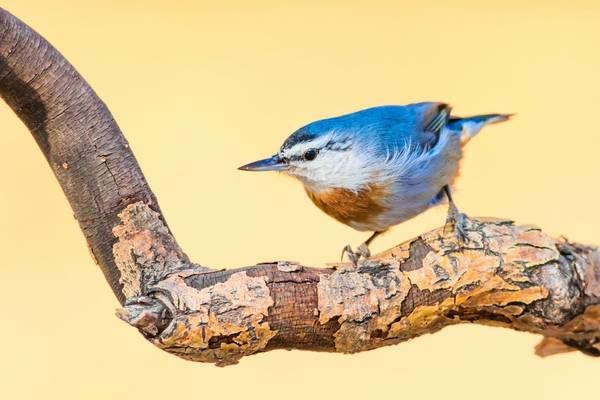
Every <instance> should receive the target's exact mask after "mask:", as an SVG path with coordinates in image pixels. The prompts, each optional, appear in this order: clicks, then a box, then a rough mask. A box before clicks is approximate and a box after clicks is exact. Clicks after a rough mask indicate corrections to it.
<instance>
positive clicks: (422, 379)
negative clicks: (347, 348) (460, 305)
mask: <svg viewBox="0 0 600 400" xmlns="http://www.w3.org/2000/svg"><path fill="white" fill-rule="evenodd" d="M2 6H3V7H5V8H7V9H8V10H9V11H11V12H13V13H14V14H15V15H17V16H18V17H20V18H21V19H23V20H24V21H26V22H27V23H29V24H30V25H31V26H33V27H34V28H35V29H37V30H38V31H39V32H41V33H42V34H43V35H44V36H45V37H46V38H47V39H48V40H49V41H50V42H51V43H53V44H54V45H55V46H56V47H57V48H58V49H59V50H61V51H62V52H63V54H65V55H66V56H67V58H68V59H69V60H70V61H71V62H72V63H73V64H74V65H75V66H76V67H77V68H78V70H79V71H80V72H81V73H82V74H83V75H84V76H85V78H87V80H88V81H89V82H90V84H91V85H92V86H93V87H94V88H95V89H96V91H97V92H98V93H99V95H100V96H101V97H102V98H103V99H104V100H105V101H106V103H107V104H108V105H109V107H110V109H111V110H112V112H113V113H114V115H115V117H116V119H117V121H118V122H119V124H120V126H121V127H122V129H123V131H124V132H125V134H126V136H127V138H128V139H129V141H130V143H131V145H132V148H133V149H134V151H135V153H136V155H137V157H138V160H139V161H140V164H141V166H142V168H143V170H144V172H145V173H146V176H147V178H148V180H149V181H150V183H151V185H152V187H153V189H154V191H155V193H156V194H157V196H158V198H159V200H160V203H161V205H162V208H163V210H164V212H165V214H166V217H167V219H168V221H169V223H170V225H171V227H172V229H173V230H174V232H175V234H176V236H177V238H178V240H179V241H180V244H181V245H182V246H183V247H184V249H185V250H186V252H187V253H188V254H189V255H190V256H191V257H192V258H193V259H194V260H195V261H197V262H200V263H203V264H205V265H209V266H220V267H224V266H241V265H249V264H251V263H255V262H259V261H268V260H274V259H288V260H298V261H302V262H304V263H308V264H313V265H322V264H323V262H325V261H335V260H337V259H338V257H339V252H340V250H341V248H342V247H343V245H345V244H347V243H351V244H353V245H356V244H358V243H360V242H361V241H362V240H363V239H365V237H366V235H365V234H361V233H358V232H354V231H352V230H351V229H350V228H347V227H345V226H343V225H341V224H338V223H337V222H335V221H334V220H332V219H330V218H328V217H326V216H325V215H324V214H322V213H321V212H320V211H319V210H318V209H316V208H315V207H314V206H313V205H312V204H311V203H310V202H309V200H308V199H307V198H306V197H305V195H304V194H303V191H302V189H301V186H300V184H298V183H297V182H294V181H292V180H291V179H286V178H283V177H281V176H277V175H275V174H257V173H255V174H251V173H244V172H240V171H238V170H236V167H238V166H239V165H241V164H244V163H246V162H249V161H254V160H255V159H257V158H259V157H262V156H267V155H270V154H272V153H273V152H274V151H275V150H276V149H277V148H278V146H279V144H280V143H281V141H282V140H283V139H284V138H285V137H286V136H287V135H288V134H289V133H291V132H292V131H293V130H295V129H296V128H298V127H299V126H301V125H303V124H305V123H308V122H310V121H312V120H314V119H318V118H322V117H327V116H333V115H338V114H341V113H346V112H350V111H354V110H357V109H360V108H365V107H368V106H374V105H380V104H394V103H395V104H402V103H407V102H414V101H422V100H442V101H447V102H449V103H451V104H452V105H454V107H455V112H456V114H458V115H460V114H465V115H466V114H473V113H486V112H515V113H517V114H518V115H517V116H516V117H515V118H514V120H513V121H511V122H509V123H505V124H502V125H496V126H493V127H490V128H488V129H486V130H485V131H484V132H483V133H482V134H481V135H480V136H479V137H477V139H476V140H474V141H473V142H472V143H470V144H469V146H468V150H467V155H466V157H465V160H464V162H463V168H462V175H461V178H460V179H459V182H458V191H457V193H456V196H455V197H456V201H457V203H458V205H459V207H461V209H462V210H464V211H466V212H467V213H469V214H471V215H485V216H497V217H511V218H513V219H515V220H516V221H517V222H519V223H535V224H538V225H540V226H542V227H543V228H545V229H546V230H547V232H549V233H551V234H553V235H560V234H565V235H568V236H569V237H570V238H572V239H574V240H578V241H581V242H584V243H586V242H590V243H596V244H600V239H598V235H597V232H598V225H599V224H600V215H599V212H598V199H599V196H600V185H598V184H597V182H598V168H599V167H600V161H598V157H597V155H598V147H599V145H600V140H599V136H600V128H599V126H598V115H599V108H600V77H599V76H598V71H600V53H599V50H600V47H599V40H600V23H599V22H598V21H600V3H598V2H597V1H596V2H583V1H564V2H524V1H506V0H505V1H498V2H481V1H460V2H434V1H426V2H425V1H423V2H417V1H414V2H412V1H411V2H407V1H403V2H400V1H391V2H381V1H375V0H369V1H364V2H347V1H326V2H296V3H294V2H283V1H280V2H276V1H252V2H251V1H245V2H230V1H226V2H225V1H223V2H221V1H211V2H200V1H175V0H172V1H159V0H153V1H148V0H146V1H141V0H140V1H133V0H129V1H123V0H120V1H118V0H111V1H108V0H102V1H100V0H97V1H75V0H72V1H66V0H63V1H59V0H52V1H49V0H4V1H2ZM0 126H1V130H2V134H1V135H0V149H1V153H0V154H1V156H0V182H1V184H0V185H1V186H0V210H2V229H0V249H1V251H0V253H1V264H0V276H1V278H0V282H1V283H2V285H1V288H0V304H2V317H1V321H2V322H1V323H0V327H1V329H0V398H2V399H38V398H39V399H41V398H44V399H83V398H93V399H113V398H114V399H134V398H144V399H176V398H177V399H182V398H190V399H205V398H218V399H230V398H237V399H242V398H244V399H254V398H259V397H261V398H265V397H266V398H275V397H278V398H286V399H305V398H344V399H364V398H374V399H388V398H389V399H406V398H426V399H428V398H445V399H458V398H461V399H479V398H482V397H484V398H487V399H501V398H519V397H525V396H527V397H530V398H543V399H564V398H579V397H584V396H588V397H592V398H593V397H595V396H597V395H598V394H597V393H598V391H597V388H598V386H597V385H598V384H597V381H598V371H599V368H600V364H599V363H600V360H594V359H592V358H589V357H586V356H583V355H580V354H568V355H560V356H555V357H553V358H549V359H540V358H537V357H535V356H534V355H533V346H534V345H535V344H536V343H537V342H538V340H539V339H538V337H535V336H533V335H530V334H525V333H517V332H513V331H508V330H503V329H498V328H487V327H480V326H467V325H463V326H456V327H452V328H448V329H446V330H444V331H443V332H440V333H438V334H435V335H428V336H426V337H422V338H418V339H415V340H413V341H411V342H410V343H404V344H401V345H398V346H395V347H388V348H384V349H379V350H376V351H372V352H368V353H363V354H358V355H354V356H344V355H337V354H318V353H309V352H298V351H293V352H286V351H276V352H270V353H266V354H260V355H256V356H252V357H249V358H246V359H244V360H242V362H241V363H240V364H239V365H237V366H235V367H230V368H225V369H219V368H216V367H214V366H212V365H203V364H195V363H191V362H186V361H183V360H180V359H178V358H175V357H173V356H170V355H168V354H166V353H162V352H161V351H159V350H158V349H156V348H154V347H153V346H152V345H150V344H149V343H147V342H145V341H144V340H143V339H142V337H141V336H140V335H139V334H138V333H137V332H136V331H135V330H134V329H132V328H130V327H128V326H126V325H125V324H124V323H122V322H121V321H119V320H118V319H117V318H115V317H114V315H113V310H114V309H115V308H116V307H117V305H118V304H117V301H116V300H115V298H114V296H113V294H112V293H111V291H110V289H109V287H108V286H107V284H106V283H105V282H104V279H103V277H102V275H101V273H100V270H99V269H98V268H97V267H96V266H95V265H94V264H93V263H92V260H91V259H90V257H89V255H88V253H87V250H86V245H85V243H84V240H83V236H82V235H81V233H80V231H79V228H78V226H77V223H76V222H75V221H74V219H73V218H72V213H71V210H70V208H69V206H68V204H67V202H66V201H65V199H64V197H63V194H62V192H61V190H60V188H59V186H58V184H57V183H56V181H55V179H54V177H53V175H52V174H51V171H50V169H49V168H48V166H47V165H46V163H45V160H44V159H43V157H42V155H41V153H40V151H39V150H38V149H37V148H36V146H35V144H34V141H33V140H32V138H31V137H30V135H29V133H28V132H27V130H26V129H25V128H24V126H23V125H22V124H21V123H20V121H18V120H17V118H16V117H15V116H14V115H13V114H12V112H11V111H10V110H9V109H8V107H7V106H5V105H4V104H2V105H0ZM444 213H445V210H444V209H436V210H432V211H429V212H427V213H425V214H424V215H421V216H419V217H417V218H415V219H414V220H412V221H409V222H407V223H405V224H403V225H402V226H399V227H397V228H395V229H394V230H393V231H392V232H391V233H389V234H387V235H386V236H384V237H383V238H381V239H380V240H378V241H376V242H375V245H374V247H373V248H374V250H383V249H385V248H387V247H390V246H392V245H393V244H395V243H398V242H400V241H402V240H403V239H408V238H410V237H412V236H414V235H416V234H418V233H419V232H422V231H425V230H429V229H431V228H434V227H435V226H438V225H440V224H441V223H442V222H443V219H444V215H445V214H444ZM534 396H535V397H534Z"/></svg>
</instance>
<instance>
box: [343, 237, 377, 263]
mask: <svg viewBox="0 0 600 400" xmlns="http://www.w3.org/2000/svg"><path fill="white" fill-rule="evenodd" d="M344 255H348V259H349V260H350V262H351V263H352V265H353V266H354V267H355V268H356V267H358V264H359V262H360V260H361V258H362V259H365V260H366V259H368V258H369V257H371V252H370V251H369V247H368V246H367V244H366V243H363V244H361V245H360V246H358V247H357V248H356V251H354V250H352V247H350V245H346V246H345V247H344V248H343V249H342V261H344Z"/></svg>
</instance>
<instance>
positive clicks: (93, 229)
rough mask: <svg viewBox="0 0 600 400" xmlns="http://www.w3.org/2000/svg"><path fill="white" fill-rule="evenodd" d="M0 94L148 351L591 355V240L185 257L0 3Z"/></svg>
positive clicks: (487, 232) (512, 232)
mask: <svg viewBox="0 0 600 400" xmlns="http://www.w3.org/2000/svg"><path fill="white" fill-rule="evenodd" d="M0 95H1V96H2V98H4V99H5V101H6V102H7V103H8V104H9V106H10V107H11V108H12V109H13V110H14V111H15V113H16V114H17V115H18V116H19V117H20V118H21V119H22V120H23V122H24V123H25V124H26V125H27V127H28V128H29V130H30V131H31V133H32V135H33V136H34V138H35V139H36V141H37V142H38V144H39V146H40V148H41V149H42V152H43V153H44V155H45V156H46V158H47V160H48V162H49V164H50V166H51V167H52V169H53V171H54V173H55V175H56V177H57V179H58V181H59V183H60V184H61V186H62V188H63V190H64V192H65V194H66V196H67V199H68V200H69V202H70V204H71V206H72V207H73V210H74V214H75V218H77V220H78V221H79V224H80V226H81V229H82V231H83V233H84V235H85V237H86V239H87V241H88V244H89V247H90V250H91V253H92V257H93V259H94V260H95V262H96V263H97V264H98V265H99V266H100V268H102V270H103V272H104V274H105V276H106V279H107V281H108V283H109V284H110V286H111V288H112V289H113V291H114V292H115V294H116V295H117V297H118V298H119V300H120V301H121V302H122V303H123V307H122V308H121V309H119V310H117V316H118V317H119V318H121V319H122V320H124V321H126V322H127V323H129V324H131V325H133V326H135V327H137V328H138V329H139V330H140V332H141V333H142V334H143V335H144V336H145V337H146V338H147V339H148V340H149V341H151V342H152V343H153V344H155V345H156V346H157V347H159V348H161V349H163V350H165V351H168V352H170V353H172V354H175V355H177V356H179V357H182V358H185V359H189V360H194V361H203V362H212V363H216V364H217V365H228V364H233V363H235V362H237V361H238V360H239V359H240V358H242V357H244V356H246V355H250V354H254V353H257V352H263V351H267V350H272V349H281V348H285V349H292V348H295V349H304V350H314V351H336V352H344V353H354V352H358V351H364V350H370V349H373V348H378V347H382V346H385V345H390V344H395V343H399V342H401V341H405V340H408V339H410V338H413V337H416V336H419V335H422V334H425V333H433V332H436V331H438V330H440V329H441V328H443V327H445V326H448V325H452V324H457V323H464V322H474V323H479V324H485V325H492V326H500V327H507V328H512V329H517V330H521V331H528V332H532V333H536V334H540V335H543V336H544V339H543V341H542V342H541V343H540V344H539V345H538V346H537V348H536V352H537V353H538V354H539V355H542V356H546V355H550V354H556V353H559V352H565V351H572V350H579V351H581V352H583V353H585V354H589V355H596V356H597V355H600V250H599V249H598V248H596V247H590V246H582V245H579V244H576V243H571V242H569V241H567V240H565V239H558V240H557V239H553V238H551V237H550V236H548V235H546V234H544V233H543V232H542V231H541V230H540V229H539V228H537V227H534V226H517V225H514V224H513V223H512V222H510V221H504V220H494V219H469V220H468V221H467V226H466V235H467V238H466V240H465V242H461V243H458V242H457V241H456V240H455V238H454V237H453V236H448V235H446V234H445V232H444V229H443V228H440V229H436V230H434V231H432V232H429V233H426V234H423V235H421V236H420V237H418V238H416V239H413V240H410V241H408V242H406V243H403V244H401V245H399V246H396V247H394V248H393V249H390V250H388V251H386V252H384V253H381V254H379V255H376V256H374V257H372V258H371V259H369V260H367V261H365V262H363V263H362V264H360V265H359V267H358V268H356V269H355V268H352V267H351V266H349V265H346V264H340V265H338V266H336V267H335V268H324V269H317V268H311V267H305V266H302V265H299V264H297V263H293V262H286V261H280V262H274V263H267V264H259V265H256V266H251V267H245V268H238V269H233V270H212V269H209V268H205V267H202V266H200V265H197V264H194V263H192V262H190V261H189V259H188V258H187V256H186V255H185V254H184V252H183V251H182V250H181V249H180V248H179V246H178V245H177V242H176V241H175V239H174V238H173V236H172V234H171V232H170V231H169V229H168V227H167V225H166V222H165V220H164V218H163V216H162V214H161V212H160V209H159V207H158V204H157V202H156V199H155V197H154V195H153V194H152V192H151V190H150V188H149V187H148V185H147V183H146V181H145V179H144V176H143V175H142V172H141V170H140V168H139V166H138V164H137V162H136V160H135V158H134V156H133V153H132V152H131V150H130V148H129V145H128V144H127V142H126V140H125V138H124V137H123V135H122V133H121V131H120V130H119V128H118V126H117V125H116V123H115V121H114V120H113V118H112V116H111V115H110V112H109V111H108V109H107V108H106V106H105V105H104V104H103V103H102V101H101V100H100V99H99V98H98V97H97V96H96V94H95V93H94V92H93V90H92V89H91V88H90V87H89V86H88V85H87V83H86V82H85V81H84V80H83V78H82V77H81V76H80V75H79V74H78V73H77V72H76V71H75V70H74V68H73V67H72V66H71V65H70V64H69V63H68V61H66V60H65V59H64V58H63V57H62V56H61V55H60V53H58V51H56V49H54V48H53V47H52V46H51V45H50V44H49V43H48V42H46V41H45V40H44V39H43V38H42V37H41V36H39V35H38V34H37V33H35V32H34V31H33V30H31V29H30V28H29V27H27V26H26V25H25V24H23V23H22V22H21V21H19V20H17V19H16V18H15V17H13V16H12V15H10V14H9V13H8V12H6V11H4V10H2V9H0Z"/></svg>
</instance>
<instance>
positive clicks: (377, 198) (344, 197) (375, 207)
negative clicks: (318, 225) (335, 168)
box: [305, 185, 390, 231]
mask: <svg viewBox="0 0 600 400" xmlns="http://www.w3.org/2000/svg"><path fill="white" fill-rule="evenodd" d="M305 189H306V193H307V194H308V197H309V198H310V199H311V200H312V202H313V203H314V204H315V205H316V206H317V207H319V208H320V209H321V210H322V211H323V212H325V213H326V214H327V215H329V216H331V217H333V218H335V219H336V220H338V221H340V222H341V223H343V224H346V225H348V226H351V227H352V228H354V229H357V230H359V231H369V230H377V229H376V228H377V227H378V224H377V222H376V221H377V219H378V217H379V216H380V215H381V214H383V213H386V212H387V211H388V207H387V206H386V203H387V202H388V201H387V198H388V197H389V195H390V193H389V191H388V187H387V186H384V185H370V186H368V187H366V188H364V189H361V190H359V191H352V190H348V189H344V188H332V189H327V190H324V191H321V192H313V191H311V190H310V189H308V188H305Z"/></svg>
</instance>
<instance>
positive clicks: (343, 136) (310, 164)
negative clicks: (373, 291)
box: [239, 102, 510, 265]
mask: <svg viewBox="0 0 600 400" xmlns="http://www.w3.org/2000/svg"><path fill="white" fill-rule="evenodd" d="M450 111H451V108H450V106H449V105H447V104H444V103H435V102H426V103H415V104H408V105H403V106H396V105H391V106H381V107H374V108H368V109H366V110H361V111H358V112H355V113H352V114H347V115H342V116H339V117H335V118H329V119H323V120H319V121H316V122H312V123H310V124H308V125H306V126H304V127H302V128H300V129H298V130H297V131H296V132H294V133H292V135H290V136H289V137H288V138H287V139H286V140H285V142H284V143H283V145H282V146H281V148H280V149H279V151H278V152H277V154H275V155H274V156H272V157H269V158H266V159H264V160H260V161H256V162H253V163H250V164H247V165H244V166H242V167H240V168H239V169H241V170H244V171H279V172H283V173H285V174H288V175H290V176H293V177H295V178H297V179H299V180H300V181H301V182H302V183H303V184H304V188H305V190H306V193H307V194H308V197H309V198H310V199H311V200H312V201H313V203H314V204H315V205H316V206H317V207H319V208H320V209H321V210H323V211H324V212H325V213H326V214H328V215H330V216H331V217H333V218H335V219H336V220H338V221H340V222H342V223H344V224H346V225H349V226H350V227H352V228H354V229H356V230H359V231H373V234H372V235H371V236H370V237H369V238H368V239H367V240H366V241H365V242H364V243H363V244H361V245H360V246H359V247H358V248H357V251H356V252H355V251H353V250H352V248H351V247H350V246H346V247H344V250H343V252H342V257H343V255H344V253H346V254H348V256H349V258H350V260H351V261H352V263H353V264H354V265H357V262H358V260H359V259H360V258H361V257H364V258H368V257H369V256H370V252H369V247H368V246H369V244H370V243H371V241H372V240H373V239H374V238H375V237H376V236H378V235H379V234H381V233H383V232H385V231H386V230H388V229H389V228H390V227H391V226H394V225H397V224H399V223H401V222H404V221H406V220H408V219H410V218H413V217H414V216H416V215H418V214H420V213H422V212H423V211H425V210H427V209H428V208H430V207H432V206H435V205H438V204H441V203H442V202H444V200H445V199H446V198H447V199H448V203H449V210H448V219H447V225H449V226H450V225H451V226H453V228H454V229H456V233H457V235H458V236H459V237H461V235H462V230H461V225H462V223H463V222H464V214H461V213H459V212H458V209H457V208H456V206H455V204H454V202H453V201H452V196H451V191H450V188H451V186H452V183H453V182H454V180H455V178H456V176H457V175H458V170H459V161H460V159H461V157H462V152H463V146H464V145H465V144H466V143H467V142H468V141H469V140H470V139H471V138H472V137H473V136H475V135H476V134H477V133H478V132H479V131H480V130H481V128H483V127H484V126H485V125H487V124H491V123H495V122H501V121H506V120H507V119H508V118H509V117H510V115H509V114H486V115H477V116H473V117H467V118H459V117H454V116H451V115H450Z"/></svg>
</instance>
